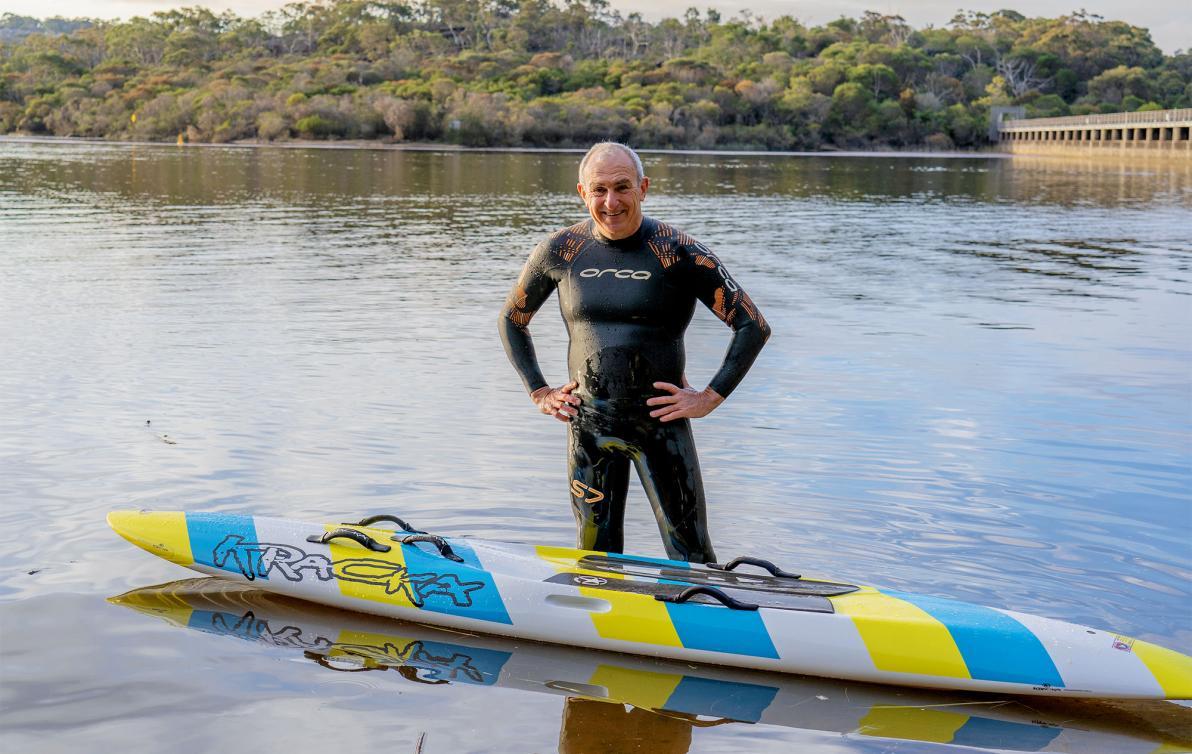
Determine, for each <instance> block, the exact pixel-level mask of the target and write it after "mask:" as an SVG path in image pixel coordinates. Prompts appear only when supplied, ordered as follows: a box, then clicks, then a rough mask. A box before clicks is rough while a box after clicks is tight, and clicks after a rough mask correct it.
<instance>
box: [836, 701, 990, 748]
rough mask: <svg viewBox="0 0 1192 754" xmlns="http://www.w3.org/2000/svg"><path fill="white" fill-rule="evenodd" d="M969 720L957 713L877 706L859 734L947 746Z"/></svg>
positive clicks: (867, 716)
mask: <svg viewBox="0 0 1192 754" xmlns="http://www.w3.org/2000/svg"><path fill="white" fill-rule="evenodd" d="M968 721H969V716H968V715H961V714H957V713H956V712H941V711H939V710H934V709H924V708H922V707H874V708H873V709H871V710H869V714H868V715H866V716H865V717H863V718H861V721H860V723H859V726H860V727H859V728H858V732H859V733H860V734H861V735H863V736H876V737H878V738H897V739H901V740H905V741H930V742H932V743H939V744H946V743H950V742H951V741H952V738H953V737H954V736H955V735H956V731H958V730H960V728H961V727H962V726H963V725H964V724H965V723H967V722H968Z"/></svg>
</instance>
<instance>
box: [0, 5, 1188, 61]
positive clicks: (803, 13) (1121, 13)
mask: <svg viewBox="0 0 1192 754" xmlns="http://www.w3.org/2000/svg"><path fill="white" fill-rule="evenodd" d="M285 3H286V0H55V2H54V3H52V4H47V3H46V2H45V0H0V13H5V12H8V13H16V14H19V15H23V16H34V17H37V18H44V17H45V16H46V15H61V16H67V17H71V16H89V17H92V18H129V17H131V16H137V15H141V16H145V15H148V14H150V13H152V12H154V11H157V10H167V9H169V8H180V7H185V6H196V5H201V6H206V7H208V8H211V9H213V10H217V11H219V10H225V9H230V10H233V11H235V12H236V13H237V14H239V15H242V16H255V15H257V14H259V13H263V12H264V11H267V10H272V9H274V8H278V7H281V6H282V5H285ZM610 4H611V5H612V6H613V8H615V9H617V10H619V11H621V13H623V14H627V13H632V12H634V11H637V12H639V13H641V14H642V16H643V17H645V18H647V19H650V20H658V19H660V18H664V17H666V16H681V15H682V14H683V12H684V11H685V10H686V9H687V8H689V7H691V6H695V7H698V8H701V9H703V8H715V9H717V10H718V11H720V12H721V14H722V15H723V16H725V17H726V18H727V17H731V16H734V15H736V14H737V13H738V12H739V11H741V10H744V9H748V10H750V11H752V12H753V14H754V15H756V16H762V17H764V18H775V17H777V16H782V15H790V16H794V17H795V18H797V19H799V20H800V21H803V22H804V23H810V24H821V23H825V22H827V21H831V20H832V19H834V18H838V17H840V16H841V15H846V16H854V17H855V16H860V15H861V14H862V13H864V12H865V11H867V10H873V11H877V12H879V13H888V14H897V15H900V16H902V17H903V18H905V19H906V20H907V21H908V22H909V23H910V24H911V25H912V26H914V27H916V28H920V27H922V26H925V25H927V24H933V25H935V26H943V25H945V24H947V23H948V20H949V19H950V18H952V15H953V14H954V13H955V12H956V11H957V10H958V9H960V8H964V9H966V10H977V11H985V12H991V11H995V10H999V9H1001V8H1007V7H1008V8H1014V9H1016V10H1018V11H1019V12H1021V13H1023V14H1024V15H1029V16H1046V17H1055V16H1060V15H1064V14H1066V13H1071V12H1072V11H1073V10H1076V9H1079V8H1083V9H1085V10H1087V11H1088V12H1090V13H1095V14H1097V15H1101V16H1104V17H1105V18H1107V19H1112V20H1120V21H1126V22H1129V23H1131V24H1134V25H1135V26H1142V27H1144V28H1147V29H1150V31H1151V38H1152V39H1153V40H1155V44H1157V45H1158V46H1159V48H1160V49H1161V50H1163V51H1164V52H1166V53H1168V54H1170V53H1174V52H1175V51H1176V50H1188V49H1192V2H1188V0H1132V2H1129V3H1121V2H1110V0H1029V2H1027V1H1024V0H1017V2H1015V0H801V1H800V2H791V1H790V0H786V1H785V2H784V1H783V0H650V1H649V2H648V3H647V2H645V0H610Z"/></svg>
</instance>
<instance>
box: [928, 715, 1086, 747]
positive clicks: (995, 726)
mask: <svg viewBox="0 0 1192 754" xmlns="http://www.w3.org/2000/svg"><path fill="white" fill-rule="evenodd" d="M1062 732H1063V728H1051V727H1048V726H1045V725H1027V724H1026V723H1011V722H1007V721H1005V720H990V719H989V718H987V717H970V718H969V720H968V722H967V723H965V724H964V725H962V726H960V729H959V730H957V731H956V734H955V735H954V736H952V740H951V741H949V742H948V743H951V744H956V745H957V746H973V747H976V748H980V749H988V748H993V749H1008V750H1010V751H1043V750H1044V749H1046V748H1047V746H1048V745H1050V744H1051V742H1052V741H1054V740H1055V739H1056V737H1057V736H1059V734H1060V733H1062Z"/></svg>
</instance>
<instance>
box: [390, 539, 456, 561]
mask: <svg viewBox="0 0 1192 754" xmlns="http://www.w3.org/2000/svg"><path fill="white" fill-rule="evenodd" d="M393 539H394V540H395V541H397V542H401V543H402V544H403V545H410V544H414V543H415V542H430V543H431V544H432V545H434V546H435V547H437V548H439V554H440V555H442V556H443V557H445V558H447V559H448V560H454V561H455V562H456V563H462V562H464V559H463V558H461V557H460V556H458V555H456V554H455V550H452V549H451V545H449V544H447V540H445V539H443V538H442V537H439V536H436V535H434V534H410V535H409V536H405V537H393Z"/></svg>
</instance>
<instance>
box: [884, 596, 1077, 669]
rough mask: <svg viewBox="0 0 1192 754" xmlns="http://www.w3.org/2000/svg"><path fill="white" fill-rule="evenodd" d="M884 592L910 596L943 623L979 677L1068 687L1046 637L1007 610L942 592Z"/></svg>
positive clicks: (967, 662)
mask: <svg viewBox="0 0 1192 754" xmlns="http://www.w3.org/2000/svg"><path fill="white" fill-rule="evenodd" d="M883 591H884V590H883ZM885 594H888V595H890V596H891V597H897V598H898V599H901V600H906V601H907V602H909V603H911V604H912V605H915V606H916V607H918V608H920V609H921V610H923V611H924V612H926V613H927V614H929V615H930V616H931V617H933V618H935V619H936V620H938V621H939V622H940V623H943V624H944V626H946V627H947V629H948V632H949V633H950V634H952V639H953V640H955V642H956V647H957V648H958V649H959V650H960V654H961V656H962V657H963V658H964V664H965V665H967V666H968V669H969V673H970V674H971V675H972V677H973V678H974V679H977V680H982V681H1004V682H1006V683H1026V684H1030V685H1032V686H1051V687H1053V688H1063V687H1064V679H1063V678H1062V677H1060V672H1059V670H1057V669H1056V667H1055V663H1054V662H1053V661H1052V659H1051V655H1049V654H1048V653H1047V649H1046V648H1045V647H1044V646H1043V643H1042V642H1041V641H1039V638H1038V637H1037V636H1035V635H1034V634H1033V633H1031V631H1030V629H1028V628H1027V627H1026V626H1024V625H1022V624H1021V623H1019V622H1018V621H1016V620H1014V619H1013V618H1011V617H1010V616H1008V615H1006V614H1005V613H1002V612H998V611H997V610H993V609H992V608H988V607H981V606H980V605H970V604H968V603H967V602H956V601H953V600H946V599H942V598H940V597H927V596H924V595H921V594H907V593H905V592H889V591H885Z"/></svg>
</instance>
